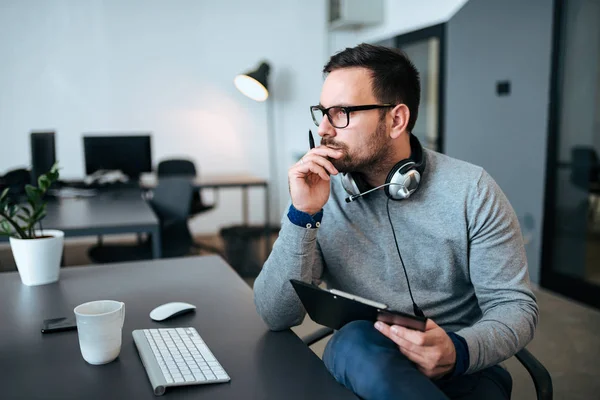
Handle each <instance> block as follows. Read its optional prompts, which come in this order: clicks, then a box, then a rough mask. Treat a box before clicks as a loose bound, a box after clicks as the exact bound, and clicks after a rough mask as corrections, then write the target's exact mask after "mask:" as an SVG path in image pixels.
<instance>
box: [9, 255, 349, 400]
mask: <svg viewBox="0 0 600 400" xmlns="http://www.w3.org/2000/svg"><path fill="white" fill-rule="evenodd" d="M98 299H113V300H119V301H123V302H124V303H125V307H126V313H125V325H124V328H123V346H122V348H121V354H120V356H119V358H117V360H115V361H113V362H112V363H109V364H106V365H103V366H92V365H89V364H87V363H86V362H85V361H84V360H83V358H82V357H81V353H80V351H79V343H78V339H77V333H76V332H74V331H71V332H62V333H54V334H48V335H42V334H41V333H40V323H41V321H42V320H43V319H45V318H52V317H58V316H63V315H72V314H73V308H74V307H75V306H76V305H78V304H81V303H84V302H86V301H90V300H98ZM170 301H186V302H189V303H192V304H195V305H196V306H197V307H198V308H197V310H196V313H195V314H188V315H184V316H181V317H178V318H177V319H174V320H172V321H170V322H166V323H157V322H153V321H152V320H151V319H150V317H149V316H148V313H149V312H150V310H151V309H152V308H154V307H156V306H157V305H159V304H162V303H166V302H170ZM0 304H2V306H1V307H0V320H1V321H2V323H1V324H0V355H1V356H0V371H2V374H1V378H0V381H1V382H2V392H1V393H2V398H6V399H16V398H24V399H38V398H57V399H143V398H146V399H154V398H156V397H155V396H154V395H153V394H152V389H151V387H150V383H149V381H148V377H147V375H146V371H145V369H144V367H143V366H142V363H141V361H140V358H139V356H138V353H137V350H136V348H135V344H134V343H133V339H132V337H131V332H132V331H133V330H134V329H139V328H158V327H178V326H193V327H195V328H196V329H197V330H198V332H199V333H200V335H201V336H202V337H203V338H204V340H205V341H206V343H207V344H208V346H209V347H210V349H211V350H212V352H213V353H214V354H215V356H216V357H217V359H218V360H219V361H220V362H221V364H222V365H223V367H224V368H225V370H226V371H227V372H228V374H229V375H230V377H231V382H230V383H225V384H213V385H205V386H191V387H185V388H169V389H167V392H166V394H165V396H166V397H165V398H173V399H175V398H177V399H181V398H185V399H192V398H197V399H277V400H279V399H317V398H321V399H354V398H355V397H354V396H353V394H352V393H350V392H349V391H348V390H346V389H345V388H344V387H343V386H341V385H339V384H338V383H337V382H335V380H334V379H333V377H332V376H331V375H330V374H329V373H328V372H327V370H326V369H325V367H324V366H323V364H322V362H321V361H320V360H319V358H318V357H317V356H316V355H315V354H314V353H312V351H311V350H310V349H308V348H307V347H306V346H305V345H304V343H302V341H301V340H300V339H299V338H298V337H297V336H296V335H295V334H294V333H293V332H291V331H284V332H277V333H274V332H269V331H268V330H267V328H266V326H265V325H264V323H263V322H262V321H261V319H260V318H259V317H258V315H257V314H256V311H255V308H254V303H253V300H252V291H251V290H250V288H249V287H248V286H247V285H246V284H245V283H244V282H243V281H242V280H241V279H240V278H239V277H238V276H237V275H236V274H235V272H234V271H233V270H232V269H231V268H230V267H229V266H228V265H227V264H226V263H225V262H224V261H223V260H222V259H220V258H219V257H217V256H206V257H193V258H192V257H189V258H181V259H170V260H156V261H150V262H137V263H127V264H112V265H104V266H102V267H93V266H92V267H78V268H64V269H62V270H61V276H60V281H59V282H57V283H55V284H50V285H46V286H38V287H27V286H24V285H22V284H21V282H20V280H19V276H18V275H17V273H4V274H0Z"/></svg>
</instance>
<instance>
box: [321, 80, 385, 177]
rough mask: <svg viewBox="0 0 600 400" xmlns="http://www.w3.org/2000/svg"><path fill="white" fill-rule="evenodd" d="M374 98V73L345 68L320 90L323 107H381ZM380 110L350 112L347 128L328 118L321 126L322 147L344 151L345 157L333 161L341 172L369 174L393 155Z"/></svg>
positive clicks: (327, 81)
mask: <svg viewBox="0 0 600 400" xmlns="http://www.w3.org/2000/svg"><path fill="white" fill-rule="evenodd" d="M379 103H380V102H379V101H378V100H377V99H376V98H375V96H374V95H373V90H372V85H371V73H370V71H369V70H368V69H366V68H343V69H339V70H335V71H333V72H331V73H330V74H329V75H328V76H327V78H326V79H325V83H324V84H323V88H322V90H321V105H322V106H323V107H325V108H327V107H331V106H360V105H367V104H379ZM380 115H381V114H380V111H379V110H377V109H375V110H365V111H354V112H352V113H350V123H349V125H348V126H347V127H346V128H342V129H338V128H334V127H333V126H331V124H330V123H329V120H328V119H327V117H326V116H325V117H323V120H322V121H321V124H320V125H319V135H320V136H321V138H322V139H321V144H322V145H324V146H327V147H331V148H335V149H339V150H342V151H343V153H344V155H343V156H342V157H341V158H339V159H337V160H330V161H331V162H332V163H333V165H334V166H335V167H336V168H337V170H338V171H340V172H367V171H368V170H370V169H373V167H376V165H377V163H379V162H381V161H383V160H385V159H386V157H387V155H388V154H389V153H390V146H389V145H390V140H391V139H390V137H389V135H388V127H387V125H386V120H385V118H384V119H381V118H380Z"/></svg>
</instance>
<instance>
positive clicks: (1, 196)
mask: <svg viewBox="0 0 600 400" xmlns="http://www.w3.org/2000/svg"><path fill="white" fill-rule="evenodd" d="M8 190H9V188H6V189H4V190H3V191H2V194H0V203H1V202H3V201H4V200H5V199H6V196H8Z"/></svg>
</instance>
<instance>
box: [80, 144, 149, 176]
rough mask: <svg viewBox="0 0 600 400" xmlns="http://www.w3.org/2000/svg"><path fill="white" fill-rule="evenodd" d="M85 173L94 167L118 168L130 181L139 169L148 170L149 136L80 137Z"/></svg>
mask: <svg viewBox="0 0 600 400" xmlns="http://www.w3.org/2000/svg"><path fill="white" fill-rule="evenodd" d="M83 151H84V157H85V173H86V175H91V174H93V173H94V172H96V171H98V170H101V169H102V170H120V171H121V172H123V173H124V174H125V175H127V176H128V177H129V179H131V180H137V179H139V177H140V175H141V174H142V173H143V172H151V171H152V148H151V145H150V135H131V136H130V135H128V136H106V135H96V134H94V135H89V134H85V135H84V136H83Z"/></svg>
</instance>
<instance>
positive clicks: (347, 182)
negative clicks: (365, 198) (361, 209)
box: [341, 172, 360, 196]
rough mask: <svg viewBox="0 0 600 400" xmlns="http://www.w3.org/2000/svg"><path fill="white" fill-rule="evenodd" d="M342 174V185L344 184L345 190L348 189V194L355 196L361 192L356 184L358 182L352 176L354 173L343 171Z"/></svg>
mask: <svg viewBox="0 0 600 400" xmlns="http://www.w3.org/2000/svg"><path fill="white" fill-rule="evenodd" d="M341 176H342V186H343V188H344V190H345V191H346V193H348V195H350V196H354V195H357V194H360V190H359V189H358V185H357V184H356V182H355V181H354V178H352V175H351V174H350V173H349V172H348V173H346V172H342V173H341Z"/></svg>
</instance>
